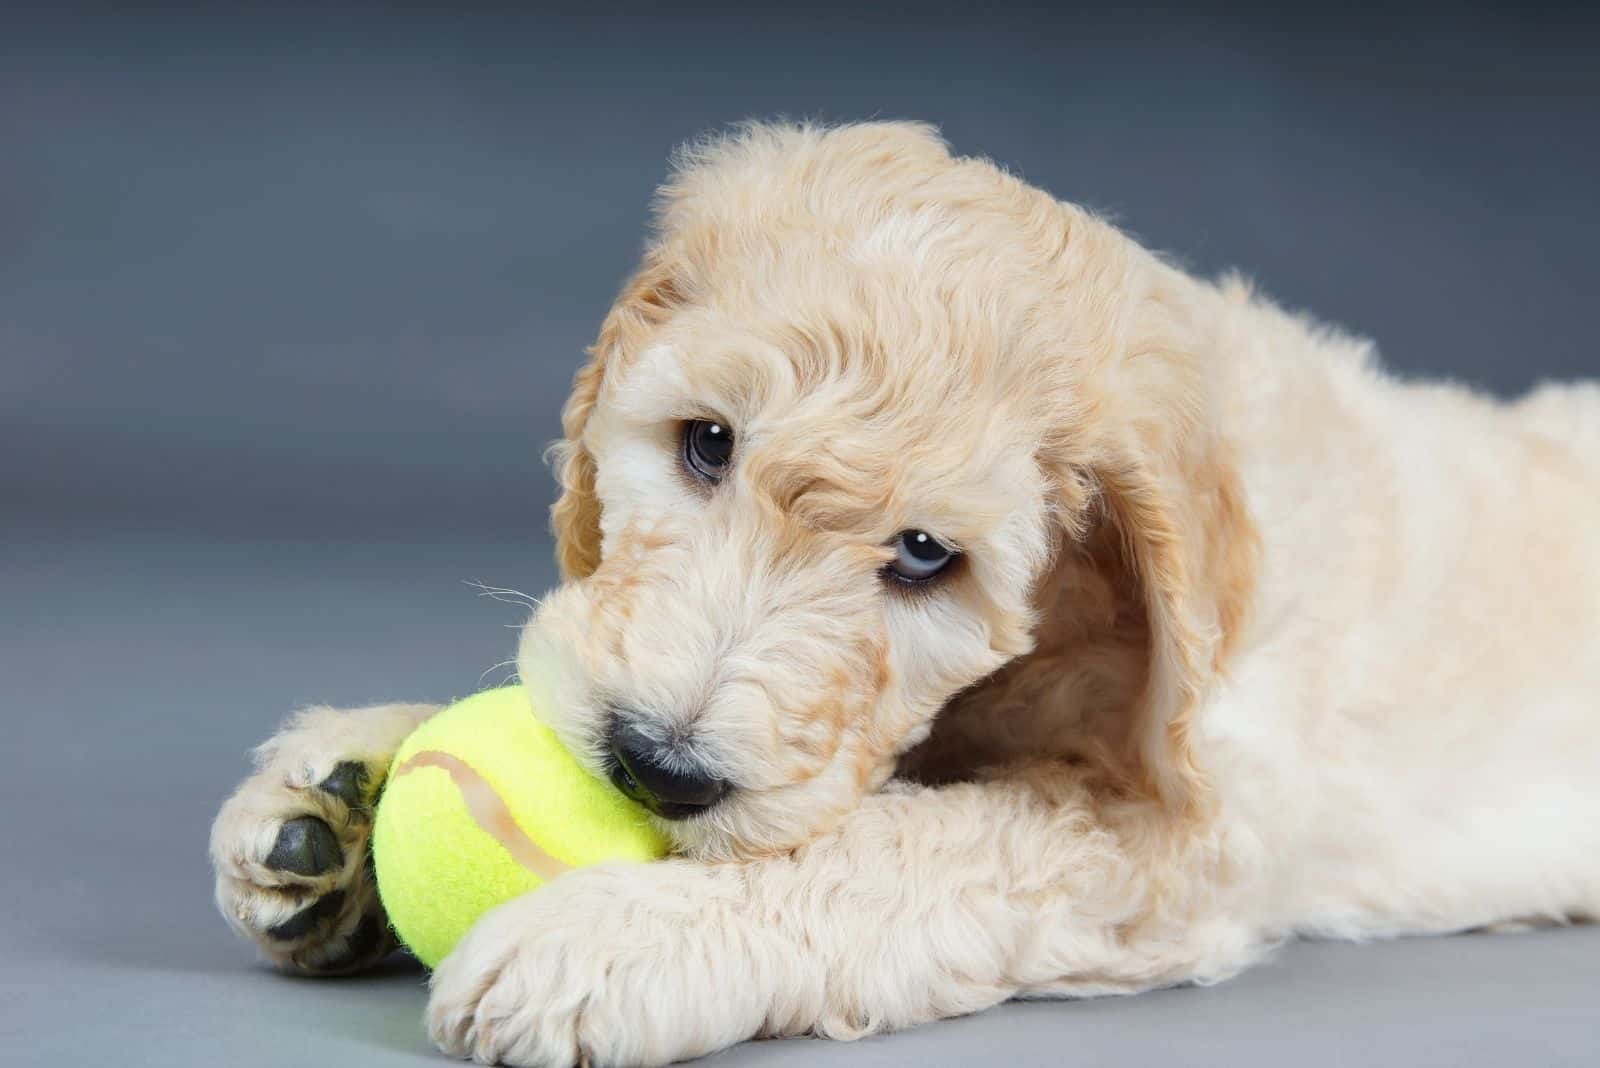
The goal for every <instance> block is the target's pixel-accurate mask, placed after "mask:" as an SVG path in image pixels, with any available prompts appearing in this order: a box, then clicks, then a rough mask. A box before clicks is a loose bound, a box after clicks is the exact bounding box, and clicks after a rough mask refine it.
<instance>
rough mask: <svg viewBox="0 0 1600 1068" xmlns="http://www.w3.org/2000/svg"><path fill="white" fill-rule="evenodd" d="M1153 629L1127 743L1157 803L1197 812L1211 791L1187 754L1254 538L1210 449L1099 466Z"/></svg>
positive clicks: (1230, 638) (1251, 566)
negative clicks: (1134, 717)
mask: <svg viewBox="0 0 1600 1068" xmlns="http://www.w3.org/2000/svg"><path fill="white" fill-rule="evenodd" d="M1098 478H1099V481H1100V484H1101V487H1102V491H1103V493H1104V497H1105V503H1106V506H1107V509H1108V511H1109V513H1110V516H1111V519H1112V522H1113V523H1115V524H1116V526H1117V528H1118V530H1119V531H1120V532H1121V534H1122V538H1123V544H1124V547H1125V553H1126V556H1127V560H1128V564H1129V567H1130V569H1131V571H1132V572H1133V574H1134V576H1135V577H1136V578H1137V581H1138V584H1139V588H1140V591H1141V595H1142V597H1143V600H1144V608H1145V612H1146V616H1147V619H1148V620H1149V627H1150V663H1149V668H1148V674H1147V675H1146V679H1145V688H1144V693H1143V695H1142V696H1141V699H1140V701H1139V704H1138V709H1137V712H1136V716H1137V721H1136V723H1135V724H1134V732H1133V735H1132V739H1131V740H1132V741H1133V743H1134V745H1135V746H1136V747H1137V750H1138V751H1137V753H1136V754H1135V756H1136V760H1137V766H1138V767H1139V768H1140V769H1141V771H1142V774H1143V777H1144V779H1145V780H1146V785H1147V786H1148V787H1149V788H1150V789H1151V791H1152V792H1153V793H1154V794H1155V795H1156V796H1157V797H1159V798H1160V799H1161V800H1163V801H1165V802H1167V803H1168V804H1171V805H1173V806H1174V807H1176V808H1180V809H1184V810H1194V811H1199V810H1203V809H1204V807H1205V806H1206V804H1207V803H1208V801H1209V798H1210V784H1209V783H1208V781H1207V779H1206V776H1205V772H1204V770H1203V769H1202V768H1201V767H1200V766H1199V764H1198V763H1197V762H1196V760H1195V758H1194V754H1193V750H1192V748H1191V744H1190V742H1191V732H1192V731H1193V730H1194V727H1195V716H1196V713H1197V712H1198V711H1199V709H1200V707H1201V705H1202V703H1203V702H1204V700H1205V699H1206V697H1207V696H1208V695H1209V694H1210V693H1211V691H1212V688H1213V685H1214V684H1215V682H1216V681H1217V679H1218V678H1219V677H1220V673H1221V671H1222V670H1223V668H1224V666H1225V664H1226V661H1227V657H1228V654H1229V652H1230V651H1231V649H1232V645H1233V642H1234V641H1235V639H1236V638H1237V637H1238V635H1239V633H1240V631H1241V630H1242V628H1243V626H1244V624H1245V622H1246V619H1247V616H1248V614H1249V606H1250V600H1251V595H1252V592H1253V590H1254V584H1255V578H1256V570H1257V559H1258V555H1259V551H1258V538H1257V535H1256V532H1255V528H1254V526H1253V524H1252V523H1251V521H1250V517H1249V514H1248V512H1247V510H1246V508H1245V504H1244V498H1243V492H1242V490H1241V488H1240V485H1239V480H1238V475H1237V473H1236V472H1235V471H1234V469H1233V466H1232V463H1231V461H1230V459H1229V458H1228V457H1227V456H1226V455H1225V449H1223V448H1222V447H1221V446H1219V445H1217V444H1216V443H1212V445H1211V447H1210V448H1207V449H1203V450H1201V452H1200V454H1199V455H1191V456H1187V457H1174V458H1166V459H1165V460H1158V461H1157V462H1156V464H1155V465H1153V466H1152V465H1151V464H1150V463H1148V462H1139V461H1135V462H1132V463H1129V464H1126V465H1123V464H1118V465H1113V466H1109V467H1106V468H1102V469H1101V470H1100V471H1099V472H1098Z"/></svg>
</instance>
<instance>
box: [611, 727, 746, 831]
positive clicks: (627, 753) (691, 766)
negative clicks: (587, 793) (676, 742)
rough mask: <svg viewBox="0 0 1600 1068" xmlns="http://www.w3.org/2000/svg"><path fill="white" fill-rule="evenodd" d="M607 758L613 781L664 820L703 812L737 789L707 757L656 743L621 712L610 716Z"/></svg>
mask: <svg viewBox="0 0 1600 1068" xmlns="http://www.w3.org/2000/svg"><path fill="white" fill-rule="evenodd" d="M604 759H605V768H606V776H607V777H608V778H609V779H610V780H611V783H612V785H614V786H615V787H616V788H617V789H618V790H620V791H621V792H622V793H623V795H625V796H626V797H628V798H631V799H632V800H633V801H635V802H637V803H638V804H640V805H643V806H644V807H645V808H646V809H648V810H649V811H650V812H652V813H653V814H655V815H656V816H659V817H661V818H662V819H665V820H674V821H676V820H686V819H690V818H692V817H695V816H700V815H703V814H705V813H706V812H708V811H710V810H711V809H712V808H713V807H715V806H716V805H717V804H719V803H721V802H722V800H723V799H724V798H726V797H727V796H728V794H729V793H731V792H732V789H733V786H732V784H731V783H730V782H729V781H728V780H727V779H724V778H721V777H720V776H718V775H716V774H715V773H714V772H712V771H711V770H709V768H708V767H707V766H706V765H705V763H704V762H702V761H700V760H697V759H694V758H693V757H691V756H688V755H687V754H684V753H682V752H680V751H679V750H677V749H675V748H672V747H669V746H663V745H661V744H659V743H657V742H656V741H654V740H653V739H652V738H651V737H650V736H649V735H648V734H647V733H646V732H645V731H643V730H641V729H639V728H638V727H636V726H634V725H633V724H631V723H630V722H629V721H628V720H627V719H625V718H623V717H622V716H619V715H613V716H612V721H611V730H610V732H609V738H608V745H607V747H606V754H605V758H604Z"/></svg>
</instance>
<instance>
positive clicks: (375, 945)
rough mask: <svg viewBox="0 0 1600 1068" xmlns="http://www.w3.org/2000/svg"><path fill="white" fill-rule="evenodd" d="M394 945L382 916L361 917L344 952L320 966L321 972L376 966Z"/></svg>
mask: <svg viewBox="0 0 1600 1068" xmlns="http://www.w3.org/2000/svg"><path fill="white" fill-rule="evenodd" d="M392 947H393V944H392V943H391V942H390V941H389V924H388V922H387V921H386V920H385V919H384V918H383V917H382V916H380V915H378V914H376V913H370V912H369V913H368V914H367V915H365V916H363V917H361V922H360V923H358V924H356V929H355V930H354V931H352V932H350V938H349V940H348V942H347V943H346V944H345V949H344V952H343V953H341V954H339V955H338V956H337V957H335V958H333V959H332V960H329V961H326V962H324V963H323V964H322V965H320V966H319V968H318V970H319V971H324V972H343V971H348V970H350V969H352V968H356V967H359V966H362V965H366V964H374V963H376V962H377V961H378V959H379V958H380V956H381V955H383V954H385V953H387V952H388V951H389V949H391V948H392Z"/></svg>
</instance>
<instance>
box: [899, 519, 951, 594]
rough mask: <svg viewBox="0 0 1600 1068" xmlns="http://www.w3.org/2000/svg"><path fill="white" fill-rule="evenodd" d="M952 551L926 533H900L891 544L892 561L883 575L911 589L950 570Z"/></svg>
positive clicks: (904, 531)
mask: <svg viewBox="0 0 1600 1068" xmlns="http://www.w3.org/2000/svg"><path fill="white" fill-rule="evenodd" d="M955 558H956V554H955V552H954V551H953V550H951V549H949V548H947V547H946V546H945V544H944V543H943V542H941V541H940V540H939V539H938V538H935V537H934V536H933V535H932V534H929V533H928V532H927V531H926V530H902V531H901V532H900V535H899V537H897V538H895V542H894V559H893V560H891V561H889V563H888V565H887V566H886V567H885V568H884V574H886V575H887V576H888V577H889V578H891V579H893V580H895V581H896V582H902V583H909V584H912V585H915V584H916V583H919V582H927V581H928V580H929V579H931V578H933V577H934V576H935V575H937V574H939V572H941V571H943V570H944V569H945V568H947V567H949V566H950V561H952V560H954V559H955Z"/></svg>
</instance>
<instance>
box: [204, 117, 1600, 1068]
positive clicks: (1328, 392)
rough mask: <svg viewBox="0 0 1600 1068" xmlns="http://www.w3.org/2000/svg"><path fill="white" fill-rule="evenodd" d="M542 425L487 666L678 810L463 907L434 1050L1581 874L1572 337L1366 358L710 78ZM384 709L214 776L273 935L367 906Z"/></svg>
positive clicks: (1134, 251)
mask: <svg viewBox="0 0 1600 1068" xmlns="http://www.w3.org/2000/svg"><path fill="white" fill-rule="evenodd" d="M564 426H565V432H566V440H565V441H564V442H563V443H562V444H561V445H560V446H559V447H558V450H557V454H556V458H557V470H558V472H559V476H560V480H561V485H562V489H563V492H562V496H561V499H560V501H559V502H558V503H557V504H556V506H555V512H554V520H555V530H556V536H557V539H558V546H557V551H558V553H559V557H560V563H561V567H562V570H563V573H564V575H565V578H566V580H567V581H566V583H565V584H564V585H563V586H562V587H561V588H560V589H558V590H556V591H555V592H554V593H552V594H551V596H550V597H549V598H548V599H546V600H545V601H544V603H543V606H542V607H541V608H540V609H539V611H538V612H537V614H536V615H535V617H534V618H533V619H532V620H531V621H530V622H529V623H528V625H527V628H526V630H525V631H524V633H523V636H522V643H521V656H520V661H519V664H520V668H521V674H522V678H523V680H524V682H525V683H526V684H527V685H528V686H530V687H532V688H534V689H535V690H536V691H537V692H539V693H540V694H542V696H543V698H544V700H543V703H542V706H543V707H544V708H546V709H549V710H551V713H550V714H551V716H552V717H553V722H552V726H553V727H554V728H555V729H556V730H557V731H558V732H559V733H560V735H561V737H562V738H563V739H564V740H565V742H566V743H567V745H568V746H570V747H571V749H572V750H573V751H574V752H575V753H577V754H579V755H580V757H581V758H582V759H584V760H585V761H587V762H588V763H589V765H590V766H591V767H592V768H593V770H594V771H595V772H596V773H597V774H599V775H605V776H610V777H612V778H614V779H615V780H617V781H618V782H619V783H621V784H622V785H623V786H624V787H625V788H626V789H628V790H629V791H630V792H632V793H633V794H634V795H635V796H637V797H638V798H639V799H640V800H642V801H643V802H645V803H646V804H647V805H648V806H649V807H650V808H651V809H652V810H653V811H654V812H655V813H656V816H657V817H658V818H659V820H660V823H661V825H662V826H663V827H664V828H665V829H666V830H667V832H668V833H669V834H670V835H671V836H672V838H673V840H674V841H675V842H676V843H677V845H678V847H679V855H678V856H677V857H675V858H674V859H670V860H667V861H664V862H662V863H658V864H654V865H647V866H610V867H599V868H593V869H585V870H581V871H577V872H574V873H572V874H569V875H566V876H563V877H562V878H561V879H559V880H557V881H556V882H555V883H553V884H552V885H550V886H549V887H547V888H546V889H544V890H542V891H540V892H538V893H537V894H534V895H531V896H529V897H527V898H524V899H521V900H517V901H513V902H511V903H510V904H507V905H505V906H503V907H501V908H499V909H498V910H496V911H494V912H491V913H490V914H488V915H487V916H486V917H484V919H483V920H482V921H481V922H480V923H479V924H478V926H477V927H476V928H475V929H474V931H473V932H472V933H471V934H470V935H469V936H468V938H467V939H466V940H465V942H464V943H463V944H462V945H461V946H460V948H458V949H457V950H456V952H455V953H454V955H453V956H451V957H450V958H449V959H448V960H447V961H446V962H445V963H444V965H443V966H442V967H441V968H440V969H439V970H438V971H437V973H436V974H435V975H434V978H433V993H432V1000H431V1003H430V1005H429V1008H428V1026H429V1029H430V1032H431V1034H432V1035H433V1037H434V1039H435V1041H437V1042H438V1044H439V1045H440V1046H441V1047H442V1048H444V1049H445V1050H447V1051H449V1052H452V1053H456V1054H461V1055H470V1056H474V1057H477V1058H479V1059H482V1060H485V1061H503V1062H506V1063H510V1064H515V1065H569V1064H575V1063H579V1062H582V1063H589V1064H597V1065H612V1064H664V1063H666V1062H668V1061H672V1060H674V1059H678V1058H683V1057H689V1056H693V1055H695V1054H700V1053H704V1052H706V1051H708V1050H714V1049H717V1048H718V1047H721V1046H726V1045H728V1044H730V1043H733V1042H737V1041H739V1040H740V1039H744V1038H748V1037H750V1036H753V1035H763V1034H788V1033H796V1032H808V1031H809V1032H815V1033H818V1034H822V1035H828V1036H834V1037H841V1038H850V1037H855V1036H858V1035H864V1034H868V1033H871V1032H876V1031H883V1030H887V1029H890V1028H897V1027H907V1026H910V1025H912V1024H916V1023H919V1022H921V1021H925V1020H932V1019H935V1018H937V1017H941V1016H949V1015H952V1014H956V1013H965V1012H971V1011H973V1010H975V1009H980V1008H983V1007H984V1006H987V1005H993V1004H995V1003H996V1002H998V1001H1000V1000H1002V999H1004V998H1007V997H1011V996H1013V995H1016V994H1021V993H1025V994H1032V995H1052V994H1056V995H1081V994H1097V993H1110V992H1126V991H1135V990H1142V989H1146V988H1149V987H1153V986H1159V985H1163V984H1171V983H1180V982H1185V981H1200V982H1210V981H1214V980H1218V979H1222V978H1224V977H1226V976H1228V975H1230V974H1232V973H1234V972H1236V971H1238V970H1239V969H1241V968H1243V967H1245V966H1246V965H1248V964H1249V963H1251V962H1252V961H1253V960H1256V959H1257V958H1259V957H1260V956H1261V955H1262V954H1263V953H1264V952H1265V951H1266V950H1267V948H1268V947H1270V946H1271V945H1272V944H1273V942H1274V941H1276V940H1279V939H1282V938H1284V937H1286V936H1290V935H1293V934H1296V933H1301V932H1315V933H1318V934H1322V935H1336V936H1349V937H1366V936H1374V935H1390V934H1397V933H1401V932H1425V931H1450V930H1459V929H1462V928H1471V927H1481V926H1486V925H1495V924H1502V923H1510V922H1515V921H1528V920H1532V921H1565V920H1569V919H1575V918H1582V917H1588V916H1592V915H1593V914H1595V913H1596V912H1597V911H1600V774H1597V769H1600V389H1597V388H1596V387H1595V386H1592V385H1590V386H1576V387H1550V388H1545V389H1542V390H1540V391H1538V392H1536V393H1534V394H1533V395H1532V396H1530V397H1528V398H1526V399H1525V400H1522V401H1520V402H1518V403H1515V404H1509V405H1507V404H1502V403H1498V402H1496V401H1494V400H1491V399H1488V398H1486V397H1482V396H1478V395H1476V394H1473V393H1471V392H1468V391H1467V390H1464V389H1460V388H1456V387H1451V386H1440V385H1423V384H1411V383H1401V382H1397V381H1395V380H1393V379H1392V378H1389V377H1386V376H1385V375H1384V374H1383V372H1382V371H1380V370H1379V369H1378V367H1377V366H1376V364H1375V361H1374V358H1373V354H1372V352H1371V349H1370V348H1369V347H1368V346H1367V345H1366V344H1365V343H1363V342H1360V341H1356V340H1352V339H1350V338H1347V337H1345V336H1343V335H1340V334H1338V333H1336V332H1334V331H1331V330H1329V329H1327V328H1325V327H1322V326H1319V325H1317V324H1314V323H1311V322H1309V321H1307V320H1305V319H1302V318H1299V317H1296V316H1293V315H1289V314H1286V313H1285V312H1283V311H1281V310H1280V309H1278V308H1276V307H1274V306H1273V305H1272V304H1270V303H1268V302H1266V301H1264V300H1262V299H1260V298H1259V297H1256V296H1254V295H1253V294H1252V293H1251V292H1250V290H1249V287H1248V286H1246V285H1245V284H1244V283H1242V282H1239V281H1236V280H1228V281H1224V282H1222V283H1220V284H1213V283H1210V282H1205V281H1200V280H1197V279H1194V278H1192V277H1189V276H1188V275H1186V274H1184V273H1183V272H1181V271H1179V270H1177V269H1175V268H1174V267H1172V266H1170V265H1169V264H1166V263H1164V262H1162V261H1161V260H1160V259H1158V258H1157V257H1155V256H1153V255H1151V254H1150V253H1148V252H1146V251H1144V250H1143V249H1141V248H1140V247H1139V246H1138V245H1136V244H1134V243H1133V242H1132V241H1130V240H1129V239H1127V238H1126V237H1124V236H1123V235H1121V234H1120V233H1118V232H1117V231H1116V230H1115V229H1113V228H1112V227H1110V226H1108V225H1107V224H1105V223H1104V222H1102V221H1100V220H1098V219H1096V218H1094V217H1093V216H1091V215H1089V214H1086V213H1085V212H1083V211H1082V210H1079V209H1077V208H1074V207H1072V206H1070V205H1067V204H1063V203H1060V202H1058V201H1056V200H1054V199H1052V198H1051V197H1050V196H1048V195H1046V194H1045V193H1043V192H1040V191H1039V190H1037V189H1034V188H1031V187H1029V186H1028V185H1026V184H1024V183H1023V182H1021V181H1018V180H1017V179H1015V178H1012V177H1010V176H1009V175H1007V174H1006V173H1005V172H1003V171H1002V170H1000V169H999V168H997V167H995V166H994V165H992V164H990V163H988V162H985V161H982V160H974V159H962V158H957V157H954V156H952V155H950V153H949V152H948V150H947V149H946V147H945V145H944V144H943V143H942V142H941V141H940V139H939V138H938V137H937V136H936V135H935V134H934V133H933V132H932V131H931V130H929V129H927V128H926V127H922V126H917V125H908V124H893V123H889V124H878V123H874V124H866V125H857V126H845V127H840V128H835V129H820V128H816V127H809V126H766V125H756V126H749V127H745V128H742V129H741V130H739V131H737V132H735V133H734V134H732V135H730V136H727V137H725V138H722V139H719V140H716V141H713V142H710V143H707V144H704V145H700V146H697V147H695V148H691V149H689V150H687V151H686V152H684V154H683V156H682V158H681V159H680V160H679V162H678V165H677V167H676V169H675V171H674V175H673V177H672V179H671V180H670V181H669V182H668V183H667V185H666V187H665V188H664V189H663V191H662V194H661V200H660V208H659V219H658V232H657V234H656V237H655V239H654V241H653V243H652V244H651V245H650V247H649V249H648V251H647V252H646V253H645V256H644V261H643V264H642V265H641V266H640V268H639V270H638V272H637V273H636V274H635V275H634V277H633V278H632V280H631V281H629V282H628V284H627V285H626V287H625V288H624V290H623V292H622V295H621V296H620V297H619V298H618V300H617V303H616V306H615V307H614V308H613V309H612V311H611V313H610V314H609V316H608V317H607V318H606V320H605V322H604V324H603V325H602V326H601V328H600V335H599V340H598V341H597V342H596V344H595V346H594V348H593V350H592V360H591V362H590V363H589V364H588V366H586V367H584V368H583V369H582V370H581V371H580V372H579V373H578V376H577V380H576V382H575V385H574V389H573V394H572V398H571V400H570V401H569V402H568V404H567V407H566V411H565V416H564ZM430 711H431V709H430V708H428V707H424V706H414V705H390V706H383V707H379V708H370V709H360V710H354V711H335V710H331V709H312V710H309V711H306V712H304V713H302V714H301V715H299V716H298V717H296V718H295V719H294V720H292V721H291V722H290V723H289V725H288V726H287V727H286V728H285V729H284V730H283V731H282V732H281V733H280V734H279V735H278V736H277V737H276V738H274V739H272V740H271V741H270V742H268V743H267V744H266V745H265V746H264V747H263V748H262V750H261V752H260V755H259V770H258V772H257V773H256V775H255V776H254V777H252V778H250V779H249V780H247V781H246V782H245V784H244V785H243V786H242V787H241V789H240V791H239V793H238V794H237V795H236V796H235V797H234V798H233V799H232V800H231V801H229V802H228V804H227V805H226V806H225V807H224V809H223V810H222V813H221V815H220V816H219V817H218V819H217V823H216V828H215V833H214V835H213V840H212V849H213V854H214V859H215V863H216V867H217V872H218V883H217V896H218V901H219V902H220V904H221V907H222V911H223V913H224V915H226V916H227V918H228V919H229V921H230V922H231V923H232V924H233V925H234V926H235V927H236V928H237V929H238V930H240V931H241V932H243V933H244V934H246V935H248V936H249V937H251V938H253V939H255V940H256V942H257V943H258V944H259V945H260V946H261V947H262V949H263V951H264V952H265V953H266V955H267V956H268V957H270V958H271V959H272V960H274V961H276V962H278V963H280V964H283V965H286V966H288V967H291V968H295V969H299V970H303V971H307V972H342V971H350V970H354V969H357V968H360V967H361V966H363V965H365V964H367V963H369V962H370V961H372V960H373V959H374V958H375V957H377V956H379V955H381V954H382V953H383V952H385V951H386V950H387V949H388V948H389V944H390V943H389V936H388V934H387V932H386V930H385V925H384V923H383V918H382V915H381V913H380V911H379V907H378V905H377V903H376V900H375V896H374V893H373V888H372V886H371V884H370V880H369V876H368V874H367V868H366V867H365V864H364V855H365V846H366V834H367V826H368V821H367V818H366V815H365V810H366V808H367V806H369V805H370V803H371V801H372V798H373V797H374V795H375V792H376V790H377V789H378V787H379V785H380V782H379V780H380V778H381V776H382V774H383V769H384V768H385V767H386V765H387V762H388V758H389V755H390V754H391V753H392V752H393V751H394V749H395V747H396V745H397V744H398V742H399V740H400V739H401V738H402V737H403V736H404V735H405V734H406V733H407V732H408V731H409V730H410V729H411V728H412V727H413V726H414V725H415V724H416V723H417V722H418V721H419V720H420V719H422V718H423V717H425V716H426V715H428V714H429V712H430Z"/></svg>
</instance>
